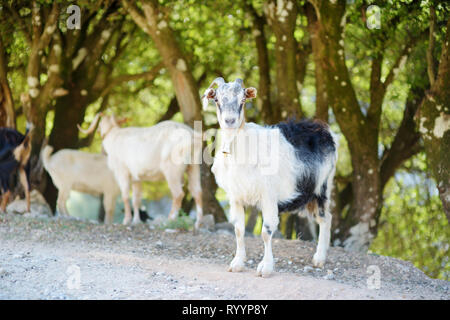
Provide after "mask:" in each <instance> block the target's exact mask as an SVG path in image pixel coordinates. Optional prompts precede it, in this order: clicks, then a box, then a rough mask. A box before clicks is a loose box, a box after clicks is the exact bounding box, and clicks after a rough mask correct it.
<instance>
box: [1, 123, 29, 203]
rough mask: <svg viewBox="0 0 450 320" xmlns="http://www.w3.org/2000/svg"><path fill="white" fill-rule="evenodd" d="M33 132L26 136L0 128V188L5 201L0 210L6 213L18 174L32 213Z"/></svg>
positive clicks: (27, 132)
mask: <svg viewBox="0 0 450 320" xmlns="http://www.w3.org/2000/svg"><path fill="white" fill-rule="evenodd" d="M30 138H31V130H29V129H28V128H27V131H26V133H25V135H23V134H21V133H20V132H18V131H17V130H14V129H10V128H0V188H1V191H2V194H3V199H2V202H1V205H0V210H1V211H2V212H5V209H6V205H7V204H8V199H9V196H10V194H11V180H12V177H13V175H14V174H15V173H16V172H17V173H18V174H19V180H20V183H21V184H22V186H23V188H24V190H25V198H26V200H27V211H28V212H29V211H30V166H29V163H28V160H29V159H30V154H31V141H30Z"/></svg>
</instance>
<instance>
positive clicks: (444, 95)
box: [416, 19, 450, 222]
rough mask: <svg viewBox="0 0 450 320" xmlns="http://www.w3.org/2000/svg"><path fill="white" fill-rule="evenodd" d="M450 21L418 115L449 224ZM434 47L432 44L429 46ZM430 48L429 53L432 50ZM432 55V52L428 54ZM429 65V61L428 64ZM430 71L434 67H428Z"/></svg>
mask: <svg viewBox="0 0 450 320" xmlns="http://www.w3.org/2000/svg"><path fill="white" fill-rule="evenodd" d="M449 41H450V19H449V20H448V21H447V33H446V36H445V39H443V41H442V53H441V58H440V62H439V69H438V74H437V77H436V79H433V78H431V77H432V76H433V74H434V73H433V72H432V70H429V74H430V83H431V84H432V85H431V88H430V90H429V91H428V92H427V94H426V96H425V99H424V100H423V102H422V105H421V106H420V108H419V111H418V114H417V116H416V121H417V124H418V126H419V128H420V129H419V130H420V133H421V134H422V137H423V141H424V145H425V152H426V154H427V160H428V162H429V164H430V166H431V169H432V173H433V176H434V178H435V179H436V185H437V188H438V190H439V197H440V199H441V201H442V205H443V209H444V212H445V214H446V215H447V220H448V221H449V222H450V91H449V88H450V58H449ZM430 48H431V45H430ZM430 48H429V51H431V50H430ZM429 55H430V56H431V53H430V54H429ZM428 64H430V61H428ZM429 69H431V67H429Z"/></svg>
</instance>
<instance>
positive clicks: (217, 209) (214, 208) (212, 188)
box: [201, 161, 227, 223]
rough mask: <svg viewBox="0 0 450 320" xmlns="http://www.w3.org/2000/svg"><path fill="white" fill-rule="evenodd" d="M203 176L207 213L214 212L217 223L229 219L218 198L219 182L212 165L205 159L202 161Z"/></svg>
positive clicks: (203, 200) (204, 202) (204, 206)
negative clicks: (213, 172)
mask: <svg viewBox="0 0 450 320" xmlns="http://www.w3.org/2000/svg"><path fill="white" fill-rule="evenodd" d="M201 176H202V181H201V183H202V190H203V191H202V202H203V208H204V211H205V214H212V215H213V216H214V221H215V222H216V223H218V222H224V221H227V218H226V216H225V212H224V211H223V208H222V206H221V205H220V204H219V202H218V201H217V199H216V191H217V184H216V180H215V178H214V175H213V174H212V172H211V166H209V165H208V164H207V163H206V162H205V161H202V164H201Z"/></svg>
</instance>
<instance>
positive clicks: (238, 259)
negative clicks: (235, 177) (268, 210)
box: [228, 201, 246, 272]
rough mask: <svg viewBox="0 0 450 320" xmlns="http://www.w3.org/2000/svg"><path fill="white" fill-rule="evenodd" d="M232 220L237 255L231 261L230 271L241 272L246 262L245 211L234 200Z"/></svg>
mask: <svg viewBox="0 0 450 320" xmlns="http://www.w3.org/2000/svg"><path fill="white" fill-rule="evenodd" d="M230 215H231V221H232V222H233V224H234V233H235V235H236V255H235V257H234V259H233V260H232V261H231V263H230V266H229V268H228V271H230V272H240V271H242V270H243V269H244V262H245V258H246V255H245V242H244V234H245V211H244V207H243V206H242V205H240V204H237V203H236V202H234V201H230Z"/></svg>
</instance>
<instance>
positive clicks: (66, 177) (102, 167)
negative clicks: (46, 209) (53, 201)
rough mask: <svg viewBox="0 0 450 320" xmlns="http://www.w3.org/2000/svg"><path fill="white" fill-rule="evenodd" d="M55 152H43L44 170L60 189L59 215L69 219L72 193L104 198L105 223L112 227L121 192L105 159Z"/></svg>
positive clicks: (89, 155)
mask: <svg viewBox="0 0 450 320" xmlns="http://www.w3.org/2000/svg"><path fill="white" fill-rule="evenodd" d="M52 152H53V147H51V146H48V145H47V146H45V148H44V149H43V150H42V155H41V157H42V162H43V164H44V168H45V170H47V171H48V173H49V175H50V176H51V177H52V180H53V183H54V185H55V186H56V188H58V200H57V209H58V211H59V213H60V214H61V215H65V216H69V212H68V211H67V207H66V202H67V200H68V199H69V196H70V191H71V190H74V191H79V192H84V193H89V194H92V195H94V196H100V195H102V194H103V206H104V207H105V223H106V224H110V223H112V222H113V219H114V211H115V208H116V199H117V196H118V195H119V194H120V189H119V186H118V185H117V182H116V180H115V178H114V174H113V173H112V171H111V170H110V169H109V168H108V164H107V158H106V156H105V155H102V154H96V153H87V152H82V151H78V150H71V149H62V150H59V151H58V152H56V153H55V154H53V155H51V154H52Z"/></svg>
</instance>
